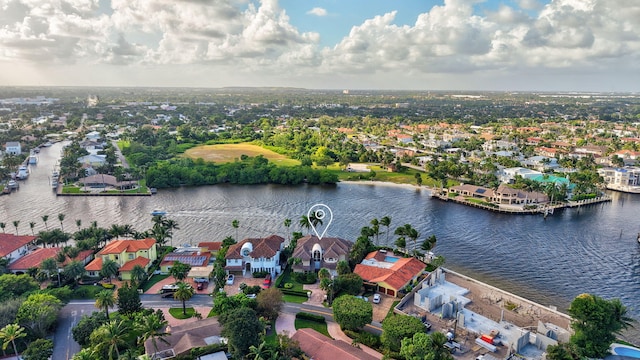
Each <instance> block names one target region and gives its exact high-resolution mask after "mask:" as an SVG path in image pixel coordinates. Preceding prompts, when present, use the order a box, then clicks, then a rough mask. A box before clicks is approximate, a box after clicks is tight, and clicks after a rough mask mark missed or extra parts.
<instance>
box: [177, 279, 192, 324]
mask: <svg viewBox="0 0 640 360" xmlns="http://www.w3.org/2000/svg"><path fill="white" fill-rule="evenodd" d="M194 293H195V291H194V290H193V286H191V285H189V284H187V283H183V282H179V283H178V289H176V292H174V293H173V298H174V299H176V300H179V301H182V315H185V316H186V315H187V305H186V301H187V300H189V299H191V298H192V297H193V294H194Z"/></svg>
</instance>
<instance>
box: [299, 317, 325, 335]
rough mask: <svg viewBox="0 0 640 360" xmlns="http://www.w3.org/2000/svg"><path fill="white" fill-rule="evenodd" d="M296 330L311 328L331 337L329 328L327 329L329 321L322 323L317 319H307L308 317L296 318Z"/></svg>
mask: <svg viewBox="0 0 640 360" xmlns="http://www.w3.org/2000/svg"><path fill="white" fill-rule="evenodd" d="M294 324H295V327H296V330H300V329H304V328H311V329H313V330H315V331H317V332H319V333H321V334H324V335H325V336H327V337H331V335H329V330H327V323H326V322H325V323H320V322H317V321H312V320H307V319H296V321H295V323H294Z"/></svg>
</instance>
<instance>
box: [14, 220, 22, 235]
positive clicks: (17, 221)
mask: <svg viewBox="0 0 640 360" xmlns="http://www.w3.org/2000/svg"><path fill="white" fill-rule="evenodd" d="M18 225H20V220H13V227H15V228H16V236H18Z"/></svg>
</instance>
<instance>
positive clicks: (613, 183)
mask: <svg viewBox="0 0 640 360" xmlns="http://www.w3.org/2000/svg"><path fill="white" fill-rule="evenodd" d="M598 175H600V176H602V177H603V178H604V182H605V184H606V186H607V189H610V190H618V191H626V192H633V193H640V168H639V167H634V166H626V167H624V168H602V169H598Z"/></svg>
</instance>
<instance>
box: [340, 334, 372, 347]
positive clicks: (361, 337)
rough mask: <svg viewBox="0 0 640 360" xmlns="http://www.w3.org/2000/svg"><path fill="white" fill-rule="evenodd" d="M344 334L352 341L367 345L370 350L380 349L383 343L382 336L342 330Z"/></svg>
mask: <svg viewBox="0 0 640 360" xmlns="http://www.w3.org/2000/svg"><path fill="white" fill-rule="evenodd" d="M342 331H344V334H345V335H347V336H348V337H350V338H351V339H354V340H356V341H357V342H358V343H360V344H363V345H366V346H368V347H370V348H374V349H376V348H378V347H380V344H381V341H380V336H378V335H375V334H370V333H368V332H364V331H363V332H356V331H352V330H342Z"/></svg>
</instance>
